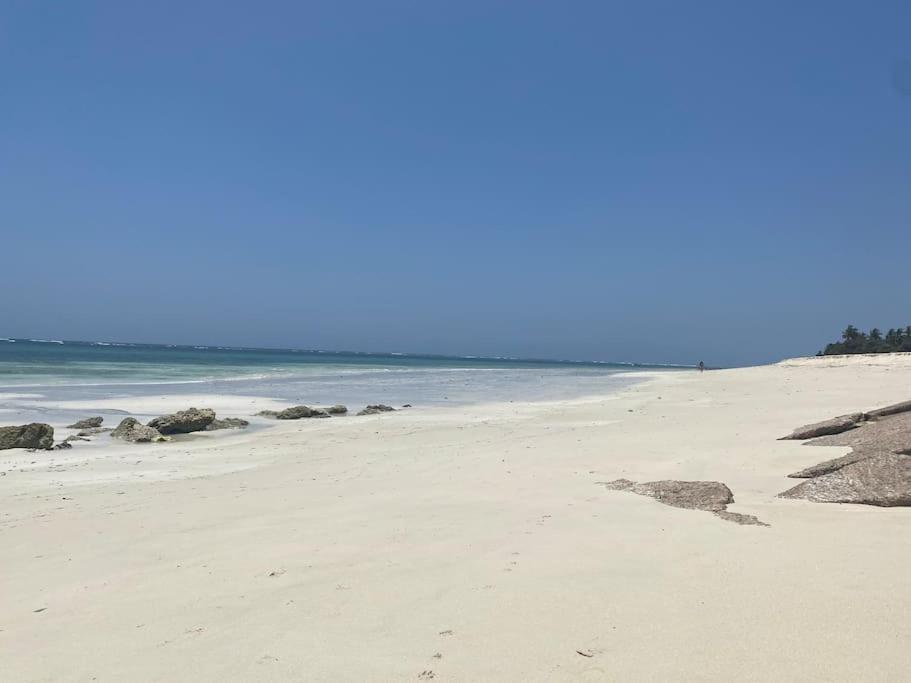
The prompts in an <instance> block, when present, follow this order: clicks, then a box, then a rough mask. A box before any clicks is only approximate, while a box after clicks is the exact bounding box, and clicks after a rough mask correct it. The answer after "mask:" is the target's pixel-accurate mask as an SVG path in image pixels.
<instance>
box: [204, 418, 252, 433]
mask: <svg viewBox="0 0 911 683" xmlns="http://www.w3.org/2000/svg"><path fill="white" fill-rule="evenodd" d="M249 424H250V423H249V422H247V421H246V420H242V419H241V418H239V417H224V418H215V419H214V420H212V422H210V423H209V424H208V425H207V426H206V431H207V432H214V431H215V430H216V429H243V428H244V427H247V426H249Z"/></svg>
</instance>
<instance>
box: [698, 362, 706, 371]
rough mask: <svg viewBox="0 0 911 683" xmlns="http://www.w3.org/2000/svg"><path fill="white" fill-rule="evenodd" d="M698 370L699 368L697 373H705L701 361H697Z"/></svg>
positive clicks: (703, 364)
mask: <svg viewBox="0 0 911 683" xmlns="http://www.w3.org/2000/svg"><path fill="white" fill-rule="evenodd" d="M698 368H699V372H705V363H703V362H702V361H699V365H698Z"/></svg>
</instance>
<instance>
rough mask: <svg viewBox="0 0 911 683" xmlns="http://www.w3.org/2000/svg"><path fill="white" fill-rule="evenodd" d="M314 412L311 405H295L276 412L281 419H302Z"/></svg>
mask: <svg viewBox="0 0 911 683" xmlns="http://www.w3.org/2000/svg"><path fill="white" fill-rule="evenodd" d="M312 414H313V410H312V409H311V408H310V406H293V407H291V408H285V409H284V410H282V411H280V412H279V413H276V415H275V417H276V418H278V419H279V420H300V419H301V418H302V417H310V416H311V415H312Z"/></svg>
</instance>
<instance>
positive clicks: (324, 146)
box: [0, 0, 911, 365]
mask: <svg viewBox="0 0 911 683" xmlns="http://www.w3.org/2000/svg"><path fill="white" fill-rule="evenodd" d="M909 26H911V4H909V3H907V2H872V3H871V2H850V3H845V2H762V3H731V2H694V3H680V2H647V1H646V2H613V3H610V2H561V3H556V2H549V3H543V2H509V3H507V2H496V1H491V0H487V1H485V2H472V1H469V0H460V1H459V2H433V1H429V0H423V1H420V2H418V1H414V2H344V1H335V2H325V3H323V2H287V3H285V2H257V3H252V2H251V3H225V2H156V3H145V2H143V3H140V2H124V1H117V2H103V3H102V2H78V3H50V2H4V3H3V4H2V5H0V96H2V107H0V121H2V126H0V232H2V241H0V244H2V247H0V263H2V268H0V287H2V292H3V295H2V298H0V336H41V337H55V338H69V339H115V340H129V341H150V342H156V341H158V342H173V343H202V344H205V343H220V344H238V345H240V344H243V345H255V346H294V347H309V348H330V349H335V348H344V349H359V350H375V351H383V350H393V351H423V352H437V353H465V354H494V355H500V354H508V355H525V356H537V357H561V358H579V359H602V360H629V361H667V362H696V361H698V360H700V359H704V360H705V361H706V362H707V363H709V364H713V365H714V364H745V363H752V362H760V361H767V360H773V359H777V358H781V357H785V356H791V355H799V354H807V353H813V352H815V351H816V350H817V349H819V348H820V347H821V346H823V345H824V343H825V342H826V341H830V340H832V339H834V338H835V337H836V336H837V335H838V333H839V331H840V330H841V329H842V328H843V327H844V325H846V324H847V323H849V322H851V323H853V324H855V325H858V326H861V327H869V326H874V325H878V326H881V327H890V326H894V325H907V324H911V305H909V302H911V297H909V295H908V294H907V281H908V280H907V272H908V260H909V253H911V251H909V248H911V225H909V218H911V191H909V188H911V95H909V94H902V92H900V89H899V88H896V87H895V83H896V82H899V83H901V82H902V81H903V79H904V80H907V75H908V72H907V69H908V66H907V64H908V62H907V61H902V60H908V59H909V58H911V41H909V38H908V36H909V32H908V29H909Z"/></svg>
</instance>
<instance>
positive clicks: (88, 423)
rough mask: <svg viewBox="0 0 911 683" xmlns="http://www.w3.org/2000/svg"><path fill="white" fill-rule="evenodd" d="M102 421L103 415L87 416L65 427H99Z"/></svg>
mask: <svg viewBox="0 0 911 683" xmlns="http://www.w3.org/2000/svg"><path fill="white" fill-rule="evenodd" d="M102 422H104V418H103V417H100V416H96V417H87V418H85V419H84V420H79V421H78V422H74V423H73V424H71V425H70V426H69V427H67V429H95V428H97V427H100V426H101V423H102Z"/></svg>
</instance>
